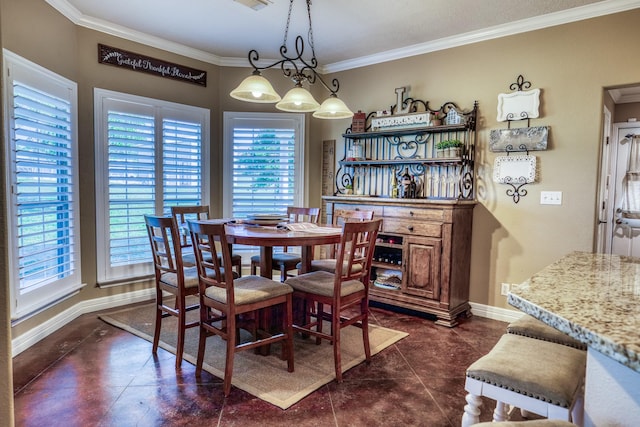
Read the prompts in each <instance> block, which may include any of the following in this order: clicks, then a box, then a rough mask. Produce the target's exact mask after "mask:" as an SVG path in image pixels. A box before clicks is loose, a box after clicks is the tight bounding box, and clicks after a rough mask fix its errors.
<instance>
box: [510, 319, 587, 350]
mask: <svg viewBox="0 0 640 427" xmlns="http://www.w3.org/2000/svg"><path fill="white" fill-rule="evenodd" d="M507 333H509V334H515V335H522V336H524V337H529V338H535V339H539V340H543V341H549V342H554V343H556V344H562V345H568V346H569V347H573V348H577V349H579V350H586V349H587V346H586V345H585V344H583V343H581V342H580V341H578V340H576V339H573V338H571V337H570V336H569V335H567V334H565V333H563V332H560V331H559V330H557V329H556V328H553V327H551V326H549V325H547V324H546V323H544V322H542V321H540V320H538V319H536V318H535V317H533V316H531V315H528V314H525V315H524V316H522V317H520V318H519V319H518V320H515V321H513V322H511V323H509V325H507Z"/></svg>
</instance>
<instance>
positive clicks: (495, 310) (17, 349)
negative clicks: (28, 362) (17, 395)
mask: <svg viewBox="0 0 640 427" xmlns="http://www.w3.org/2000/svg"><path fill="white" fill-rule="evenodd" d="M153 298H155V288H149V289H142V290H139V291H133V292H127V293H123V294H117V295H112V296H108V297H102V298H94V299H91V300H87V301H82V302H79V303H78V304H76V305H74V306H73V307H71V308H69V309H67V310H65V311H63V312H62V313H60V314H58V315H56V316H54V317H52V318H51V319H49V320H48V321H46V322H44V323H43V324H41V325H38V327H37V328H34V329H31V330H30V331H27V332H25V333H24V334H22V335H20V336H19V337H17V338H15V339H13V340H11V355H12V357H15V356H17V355H18V354H20V353H22V352H23V351H25V350H26V349H28V348H29V347H31V346H32V345H34V344H35V343H37V342H38V341H40V340H42V339H44V338H46V337H47V336H49V335H50V334H52V333H54V332H55V331H57V330H58V329H60V328H62V327H63V326H64V325H66V324H67V323H69V322H71V321H72V320H74V319H75V318H77V317H79V316H81V315H83V314H87V313H92V312H94V311H99V310H106V309H109V308H114V307H119V306H121V305H127V304H133V303H136V302H143V301H148V300H151V299H153ZM469 304H470V305H471V312H472V313H473V315H474V316H479V317H486V318H487V319H493V320H499V321H502V322H513V321H514V320H516V319H518V318H519V317H520V316H522V312H521V311H515V310H509V309H505V308H500V307H492V306H489V305H484V304H476V303H473V302H471V303H469Z"/></svg>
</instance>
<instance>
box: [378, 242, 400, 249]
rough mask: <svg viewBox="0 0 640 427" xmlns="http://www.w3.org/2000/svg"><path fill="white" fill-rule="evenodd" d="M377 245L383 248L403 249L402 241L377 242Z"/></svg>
mask: <svg viewBox="0 0 640 427" xmlns="http://www.w3.org/2000/svg"><path fill="white" fill-rule="evenodd" d="M376 246H378V247H381V248H393V249H402V243H384V242H376Z"/></svg>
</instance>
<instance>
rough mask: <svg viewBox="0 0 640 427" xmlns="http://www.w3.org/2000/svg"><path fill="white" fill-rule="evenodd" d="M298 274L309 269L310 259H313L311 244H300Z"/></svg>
mask: <svg viewBox="0 0 640 427" xmlns="http://www.w3.org/2000/svg"><path fill="white" fill-rule="evenodd" d="M301 251H302V253H301V257H300V258H301V261H302V262H301V263H300V274H304V273H308V272H310V271H311V260H312V259H313V246H302V248H301Z"/></svg>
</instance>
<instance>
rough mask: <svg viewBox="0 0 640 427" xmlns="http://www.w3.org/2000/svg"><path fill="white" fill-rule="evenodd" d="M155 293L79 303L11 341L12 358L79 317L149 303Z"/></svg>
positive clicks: (119, 296)
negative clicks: (124, 306) (143, 302)
mask: <svg viewBox="0 0 640 427" xmlns="http://www.w3.org/2000/svg"><path fill="white" fill-rule="evenodd" d="M155 293H156V290H155V288H149V289H142V290H139V291H133V292H127V293H122V294H117V295H112V296H108V297H101V298H94V299H91V300H87V301H82V302H79V303H78V304H76V305H74V306H73V307H70V308H68V309H67V310H65V311H63V312H62V313H60V314H57V315H56V316H54V317H52V318H51V319H49V320H47V321H46V322H44V323H42V324H41V325H38V327H36V328H33V329H31V330H29V331H27V332H25V333H24V334H22V335H20V336H19V337H17V338H14V339H13V340H11V356H12V357H15V356H17V355H18V354H20V353H22V352H23V351H24V350H26V349H28V348H29V347H31V346H32V345H34V344H35V343H37V342H38V341H40V340H42V339H44V338H46V337H47V336H49V335H51V334H52V333H54V332H55V331H57V330H58V329H60V328H62V327H63V326H64V325H66V324H67V323H69V322H71V321H72V320H74V319H76V318H77V317H78V316H81V315H83V314H87V313H91V312H94V311H99V310H106V309H109V308H114V307H119V306H121V305H127V304H133V303H136V302H142V301H148V300H151V299H153V298H155Z"/></svg>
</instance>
